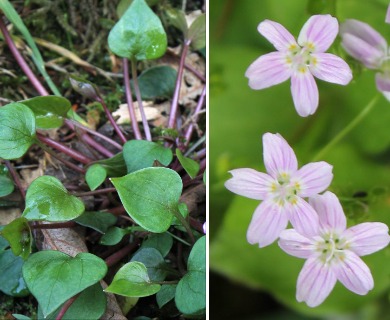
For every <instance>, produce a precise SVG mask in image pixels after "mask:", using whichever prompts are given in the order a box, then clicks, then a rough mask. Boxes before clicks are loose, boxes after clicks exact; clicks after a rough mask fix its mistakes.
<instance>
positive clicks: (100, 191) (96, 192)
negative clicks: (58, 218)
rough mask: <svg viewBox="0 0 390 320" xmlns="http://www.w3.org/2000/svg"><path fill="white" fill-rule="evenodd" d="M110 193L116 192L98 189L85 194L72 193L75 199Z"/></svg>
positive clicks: (110, 189) (111, 189) (112, 189)
mask: <svg viewBox="0 0 390 320" xmlns="http://www.w3.org/2000/svg"><path fill="white" fill-rule="evenodd" d="M110 192H116V189H115V188H105V189H99V190H93V191H87V192H79V193H73V195H74V196H76V197H86V196H94V195H97V194H106V193H110Z"/></svg>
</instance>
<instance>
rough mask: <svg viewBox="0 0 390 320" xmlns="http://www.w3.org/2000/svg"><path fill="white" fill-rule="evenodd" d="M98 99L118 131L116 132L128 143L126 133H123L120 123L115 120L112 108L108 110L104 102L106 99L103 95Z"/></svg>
mask: <svg viewBox="0 0 390 320" xmlns="http://www.w3.org/2000/svg"><path fill="white" fill-rule="evenodd" d="M96 101H97V102H100V103H101V104H102V106H103V109H104V111H105V113H106V116H107V118H108V120H109V121H110V123H111V125H112V126H113V127H114V130H115V131H116V133H117V134H118V136H119V138H120V139H121V140H122V142H123V143H126V142H127V139H126V137H125V135H124V134H123V132H122V131H121V129H120V128H119V126H118V124H117V123H116V122H115V120H114V118H113V116H112V114H111V112H110V110H108V108H107V105H106V103H105V102H104V100H103V99H102V97H98V98H97V100H96Z"/></svg>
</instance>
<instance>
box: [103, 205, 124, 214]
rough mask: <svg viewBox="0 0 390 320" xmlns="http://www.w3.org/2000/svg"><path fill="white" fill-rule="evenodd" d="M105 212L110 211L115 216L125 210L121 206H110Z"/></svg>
mask: <svg viewBox="0 0 390 320" xmlns="http://www.w3.org/2000/svg"><path fill="white" fill-rule="evenodd" d="M107 212H109V213H112V214H113V215H115V216H120V215H122V214H125V213H126V210H125V208H124V207H123V206H120V207H115V208H110V209H108V210H107Z"/></svg>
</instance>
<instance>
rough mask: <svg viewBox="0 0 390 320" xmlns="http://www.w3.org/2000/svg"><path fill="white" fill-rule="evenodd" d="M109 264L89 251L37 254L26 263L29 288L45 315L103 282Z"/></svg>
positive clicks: (43, 252)
mask: <svg viewBox="0 0 390 320" xmlns="http://www.w3.org/2000/svg"><path fill="white" fill-rule="evenodd" d="M106 272H107V265H106V264H105V262H104V261H103V260H102V259H100V258H98V257H97V256H95V255H93V254H90V253H79V254H78V255H77V256H76V257H74V258H72V257H70V256H68V255H67V254H65V253H62V252H59V251H51V250H47V251H40V252H37V253H34V254H32V255H31V256H30V258H29V259H28V260H27V261H26V262H25V264H24V266H23V277H24V280H25V281H26V283H27V287H28V288H29V290H30V291H31V293H32V294H33V295H34V297H35V298H36V299H37V300H38V302H39V304H40V306H41V308H42V313H43V315H44V316H45V317H46V316H47V315H49V314H50V313H52V312H53V311H55V310H56V309H57V308H58V307H59V306H60V305H61V304H62V303H64V302H65V301H66V300H68V299H69V298H71V297H73V296H74V295H75V294H77V293H79V292H81V291H83V290H84V289H86V288H88V287H89V286H92V285H93V284H95V283H97V282H98V281H100V280H101V279H102V278H103V277H104V276H105V275H106Z"/></svg>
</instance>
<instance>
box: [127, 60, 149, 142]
mask: <svg viewBox="0 0 390 320" xmlns="http://www.w3.org/2000/svg"><path fill="white" fill-rule="evenodd" d="M131 74H132V76H133V84H134V90H135V96H136V97H137V101H138V108H139V112H140V113H141V118H142V124H143V126H144V131H145V137H146V139H147V140H149V141H152V135H151V134H150V128H149V123H148V120H147V119H146V114H145V110H144V106H143V104H142V98H141V92H140V91H139V85H138V76H137V60H136V59H135V58H134V59H132V60H131Z"/></svg>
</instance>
